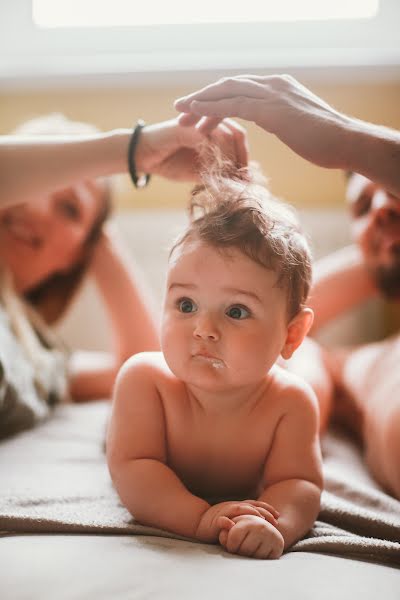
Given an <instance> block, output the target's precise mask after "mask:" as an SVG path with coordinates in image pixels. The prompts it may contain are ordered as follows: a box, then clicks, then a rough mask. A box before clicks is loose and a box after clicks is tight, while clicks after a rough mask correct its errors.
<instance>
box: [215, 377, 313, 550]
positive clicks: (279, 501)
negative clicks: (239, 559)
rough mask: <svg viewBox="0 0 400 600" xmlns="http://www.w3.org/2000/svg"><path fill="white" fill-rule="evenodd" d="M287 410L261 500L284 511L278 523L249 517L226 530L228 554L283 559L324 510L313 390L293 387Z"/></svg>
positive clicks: (223, 535)
mask: <svg viewBox="0 0 400 600" xmlns="http://www.w3.org/2000/svg"><path fill="white" fill-rule="evenodd" d="M285 402H286V404H287V406H288V409H287V411H286V412H285V414H284V415H283V416H282V418H281V419H280V420H279V423H278V426H277V429H276V431H275V435H274V441H273V445H272V448H271V450H270V452H269V454H268V458H267V461H266V464H265V467H264V479H263V481H264V486H265V487H264V491H263V492H262V494H261V495H260V497H259V500H260V501H264V502H267V503H269V504H271V505H273V506H274V507H275V508H276V509H277V510H278V511H279V519H278V522H277V524H276V525H274V524H273V523H271V522H267V521H265V520H262V519H259V518H258V517H254V516H249V515H244V516H238V517H235V518H233V519H232V521H233V524H232V523H231V524H229V525H228V526H227V527H224V528H223V529H222V530H221V532H220V536H219V541H220V543H221V545H222V546H224V547H225V548H226V549H227V550H228V551H229V552H232V553H236V554H241V555H245V556H252V557H254V558H279V557H280V556H281V554H282V552H283V550H284V549H287V548H288V547H289V546H291V545H292V544H293V543H294V542H295V541H297V540H298V539H300V538H301V537H302V536H303V535H304V534H305V533H307V531H308V530H309V529H310V528H311V527H312V525H313V523H314V521H315V519H316V517H317V515H318V512H319V506H320V496H321V489H322V483H323V481H322V464H321V454H320V448H319V440H318V408H317V402H316V399H315V397H314V395H313V392H312V390H311V388H309V387H308V386H306V384H305V383H304V384H303V382H299V385H298V386H291V389H290V391H288V395H286V398H285Z"/></svg>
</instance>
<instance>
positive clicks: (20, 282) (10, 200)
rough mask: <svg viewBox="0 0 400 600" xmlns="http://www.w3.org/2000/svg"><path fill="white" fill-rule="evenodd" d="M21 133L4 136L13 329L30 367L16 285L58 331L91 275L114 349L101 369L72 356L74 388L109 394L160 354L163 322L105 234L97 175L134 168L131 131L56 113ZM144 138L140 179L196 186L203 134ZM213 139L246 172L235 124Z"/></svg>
mask: <svg viewBox="0 0 400 600" xmlns="http://www.w3.org/2000/svg"><path fill="white" fill-rule="evenodd" d="M136 131H137V129H136ZM16 133H17V134H18V135H16V136H3V138H0V180H1V181H2V184H1V189H0V207H1V208H0V258H1V262H2V271H3V273H4V274H7V277H8V282H7V283H4V282H3V285H2V290H3V292H4V291H5V290H6V293H3V307H4V309H5V312H6V313H7V314H8V315H10V314H11V313H12V314H13V315H14V319H11V320H12V323H11V325H12V329H13V331H14V333H16V335H17V338H18V339H19V341H21V342H22V346H23V347H24V349H25V354H27V355H29V356H30V359H31V360H32V359H33V357H34V356H35V355H37V354H38V345H37V344H36V350H35V349H34V348H33V347H31V350H30V352H27V348H28V347H29V343H28V338H29V340H30V342H32V339H33V336H32V335H28V336H26V335H24V334H21V323H22V322H23V323H24V326H23V327H22V330H23V331H24V332H25V334H26V332H27V331H28V329H29V328H28V327H27V319H26V317H25V315H26V307H25V308H24V309H23V310H22V308H21V304H20V303H19V302H18V301H16V298H15V294H13V293H10V290H11V288H13V289H14V291H15V292H16V293H17V295H18V296H19V297H20V298H21V297H22V298H24V300H25V301H26V302H27V304H28V306H30V307H34V309H35V312H37V313H39V314H40V316H41V317H42V318H43V320H44V321H45V323H46V324H47V325H51V324H53V323H54V322H56V321H57V320H58V319H60V318H61V317H62V315H63V314H64V313H65V310H66V308H67V307H68V305H69V302H70V300H71V298H72V297H73V295H74V293H75V291H76V290H77V288H78V287H79V285H80V283H81V281H82V278H83V277H84V276H85V275H86V274H88V273H90V274H91V275H92V276H93V277H94V279H95V281H96V283H97V286H98V288H99V290H100V292H101V295H102V297H103V300H104V302H105V305H106V309H107V312H108V315H109V317H110V320H111V323H112V326H113V327H112V328H113V334H114V336H113V337H114V352H113V355H112V356H109V357H107V358H106V359H104V357H102V358H101V360H99V357H97V360H96V361H95V362H93V360H91V361H85V360H84V357H82V355H80V357H79V360H76V359H75V358H74V357H73V356H72V357H70V358H69V360H68V388H69V391H70V393H71V395H72V396H73V397H74V399H76V400H87V399H91V398H98V397H107V396H109V394H110V391H111V387H112V384H113V381H114V377H115V374H116V372H117V370H118V369H119V367H120V366H121V364H122V362H123V361H124V360H125V359H126V358H127V357H128V356H129V355H131V354H133V353H135V352H138V351H143V350H151V349H157V348H158V334H157V329H156V325H155V322H154V319H153V317H152V315H150V313H149V311H148V309H147V302H146V299H145V295H144V292H143V290H142V288H141V286H140V285H138V282H137V279H136V276H135V272H134V269H133V267H132V265H131V260H129V261H128V260H127V258H126V257H125V256H124V253H123V250H122V249H121V247H120V244H119V243H118V241H116V240H115V236H114V235H112V234H110V232H109V231H107V230H106V228H105V227H104V223H105V220H106V218H107V216H108V214H109V212H110V184H109V180H108V179H105V178H104V177H103V178H100V179H99V178H98V177H99V176H100V177H102V176H106V177H107V176H110V175H112V174H114V173H120V172H124V171H126V170H128V160H127V156H128V149H129V150H130V151H132V131H131V130H115V131H111V132H108V133H99V132H97V131H96V130H95V129H94V128H93V127H91V126H88V125H86V124H82V123H73V122H70V121H68V120H67V119H65V117H63V116H60V115H52V116H50V117H47V118H45V119H43V118H41V119H37V120H34V121H32V122H29V123H27V124H25V125H24V126H23V127H21V128H19V130H17V132H16ZM139 133H140V134H141V135H140V137H139V138H138V136H137V134H136V146H135V148H133V151H134V156H133V160H134V169H135V171H136V172H137V173H141V172H144V173H149V174H150V173H151V174H153V173H154V174H161V175H164V176H166V177H169V178H171V179H175V180H191V179H196V158H197V150H196V148H198V146H199V144H200V143H201V142H203V141H204V140H205V139H206V138H205V136H204V135H203V134H201V133H199V131H198V129H195V128H190V129H187V128H182V127H180V126H179V125H178V124H177V121H176V120H172V121H166V122H164V123H159V124H156V125H151V126H148V127H145V128H143V129H140V131H139ZM43 134H46V135H45V136H43ZM49 134H51V136H50V137H49ZM210 137H212V139H213V141H214V142H217V143H218V144H219V145H220V146H221V147H222V148H223V149H224V150H225V151H226V152H227V153H229V154H230V155H233V156H234V157H235V158H236V161H237V163H238V164H239V165H240V164H244V163H246V161H247V150H246V143H245V135H244V133H243V130H242V129H241V128H239V127H238V126H237V125H236V124H235V123H232V122H231V121H227V122H226V123H222V124H221V125H218V127H216V128H215V130H214V131H213V132H212V133H211V136H210ZM131 164H132V160H131ZM43 165H45V168H43ZM131 172H132V171H131ZM21 173H22V174H23V176H21ZM54 190H55V191H54ZM4 297H5V298H6V299H4ZM10 298H14V299H13V300H12V301H11V302H10ZM7 299H8V300H7ZM16 307H17V309H16ZM28 311H29V313H30V316H29V319H30V322H31V323H32V318H33V319H34V327H35V329H36V332H39V337H40V339H41V341H42V342H43V341H45V346H47V347H50V348H53V347H54V341H53V340H52V341H49V339H48V334H47V333H45V331H44V327H43V326H42V325H39V324H38V319H37V316H36V315H35V316H34V317H32V311H31V310H30V309H29V308H28ZM16 315H17V316H16ZM22 315H23V316H22ZM44 338H46V340H44ZM56 345H57V344H56ZM34 346H35V345H34ZM42 346H43V344H42ZM48 349H49V348H47V350H48ZM45 350H46V349H45ZM47 350H46V351H47ZM44 354H46V352H45V353H44ZM47 354H48V352H47ZM0 359H2V357H1V356H0ZM3 362H4V360H3ZM57 364H59V362H58V363H57ZM36 371H37V373H40V372H42V371H43V370H41V369H40V368H37V369H36ZM39 387H40V386H39ZM42 387H43V386H42ZM47 395H49V394H47ZM3 408H4V406H3ZM3 416H4V415H3ZM0 417H1V414H0Z"/></svg>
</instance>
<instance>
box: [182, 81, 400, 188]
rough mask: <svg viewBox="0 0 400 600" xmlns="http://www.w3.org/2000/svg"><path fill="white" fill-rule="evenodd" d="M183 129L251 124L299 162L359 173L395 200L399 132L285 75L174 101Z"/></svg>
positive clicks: (224, 84)
mask: <svg viewBox="0 0 400 600" xmlns="http://www.w3.org/2000/svg"><path fill="white" fill-rule="evenodd" d="M175 108H176V109H177V110H178V111H180V112H181V113H182V114H181V115H180V116H179V122H180V124H181V125H183V126H187V127H193V125H195V126H196V127H198V129H199V130H200V131H202V132H203V133H207V132H208V131H212V130H213V129H214V128H215V127H216V126H217V125H218V123H220V121H221V119H224V118H226V117H238V118H241V119H245V120H247V121H253V122H254V123H256V125H258V126H259V127H262V128H263V129H265V130H266V131H267V132H268V133H272V134H274V135H276V136H277V137H278V138H279V139H280V140H281V141H282V142H283V143H284V144H286V145H287V146H289V148H291V149H292V150H293V151H294V152H296V153H297V154H298V155H299V156H301V157H302V158H304V159H306V160H308V161H309V162H311V163H313V164H315V165H318V166H321V167H325V168H337V169H343V170H346V171H354V172H356V173H360V174H362V175H364V176H365V177H367V178H368V179H370V180H371V181H375V182H376V183H379V184H381V185H382V186H384V187H385V189H386V190H388V191H389V192H390V193H392V194H393V195H395V196H397V197H400V175H399V173H400V172H399V160H398V157H399V150H400V133H399V132H398V131H396V130H394V129H390V128H388V127H384V126H380V125H375V124H373V123H368V122H366V121H362V120H360V119H356V118H353V117H350V116H348V115H345V114H344V113H341V112H339V111H337V110H336V109H334V108H333V107H332V106H330V105H329V104H328V103H327V102H325V101H324V100H322V98H319V97H318V96H317V95H315V94H314V93H313V92H311V91H310V90H309V89H308V88H306V87H305V86H303V85H302V84H301V83H299V82H298V81H297V80H296V79H294V78H293V77H292V76H290V75H271V76H263V77H262V76H255V75H239V76H237V77H227V78H223V79H220V80H219V81H216V82H215V83H212V84H211V85H208V86H206V87H204V88H202V89H200V90H198V91H196V92H194V93H192V94H189V95H188V96H185V97H183V98H179V99H178V100H177V101H176V102H175Z"/></svg>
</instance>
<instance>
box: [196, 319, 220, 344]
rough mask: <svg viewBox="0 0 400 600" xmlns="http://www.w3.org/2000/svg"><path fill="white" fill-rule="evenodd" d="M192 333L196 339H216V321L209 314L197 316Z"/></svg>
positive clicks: (217, 333) (217, 336)
mask: <svg viewBox="0 0 400 600" xmlns="http://www.w3.org/2000/svg"><path fill="white" fill-rule="evenodd" d="M193 335H194V337H195V338H196V339H201V340H210V341H216V340H218V339H219V332H218V328H217V325H216V323H215V322H214V320H213V319H211V318H210V317H209V316H206V315H203V316H199V317H198V319H197V321H196V325H195V328H194V330H193Z"/></svg>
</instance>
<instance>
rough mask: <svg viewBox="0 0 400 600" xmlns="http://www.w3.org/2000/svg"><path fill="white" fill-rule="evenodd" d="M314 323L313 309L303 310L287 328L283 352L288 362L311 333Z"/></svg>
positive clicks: (283, 356)
mask: <svg viewBox="0 0 400 600" xmlns="http://www.w3.org/2000/svg"><path fill="white" fill-rule="evenodd" d="M313 321H314V313H313V311H312V310H311V308H303V309H302V310H301V311H300V312H298V313H297V315H296V316H295V317H293V319H292V320H291V321H290V323H289V325H288V327H287V336H286V341H285V345H284V346H283V348H282V350H281V355H282V358H284V359H285V360H288V359H289V358H290V357H291V356H292V354H293V352H294V351H295V350H296V349H297V348H298V347H299V346H300V344H301V342H302V341H303V340H304V338H305V337H306V335H307V333H308V332H309V331H310V329H311V325H312V324H313Z"/></svg>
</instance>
